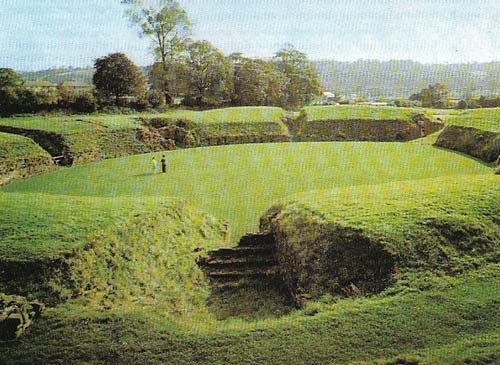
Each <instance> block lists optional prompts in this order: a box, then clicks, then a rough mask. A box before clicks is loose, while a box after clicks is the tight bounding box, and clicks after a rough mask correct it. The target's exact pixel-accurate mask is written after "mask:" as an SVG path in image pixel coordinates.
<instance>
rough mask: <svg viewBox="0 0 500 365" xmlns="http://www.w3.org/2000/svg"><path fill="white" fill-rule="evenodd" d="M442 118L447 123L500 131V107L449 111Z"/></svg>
mask: <svg viewBox="0 0 500 365" xmlns="http://www.w3.org/2000/svg"><path fill="white" fill-rule="evenodd" d="M441 118H442V119H443V121H444V122H445V123H446V124H452V125H457V126H461V127H474V128H477V129H482V130H485V131H491V132H496V133H500V108H487V109H486V108H485V109H471V110H453V111H447V112H446V114H442V116H441Z"/></svg>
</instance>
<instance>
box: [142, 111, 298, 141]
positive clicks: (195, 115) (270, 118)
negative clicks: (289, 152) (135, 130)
mask: <svg viewBox="0 0 500 365" xmlns="http://www.w3.org/2000/svg"><path fill="white" fill-rule="evenodd" d="M284 115H285V111H284V110H283V109H281V108H273V107H237V108H225V109H215V110H207V111H189V110H170V111H168V112H167V113H164V114H161V115H160V116H152V117H149V119H148V118H145V119H146V123H149V124H151V125H152V126H153V127H156V128H163V130H168V131H169V132H168V133H167V134H168V138H170V139H173V140H175V142H176V143H177V144H178V145H180V146H186V145H188V146H207V145H209V146H210V145H222V144H241V143H264V142H285V141H288V140H289V135H288V130H287V128H286V126H285V124H284V123H283V121H282V120H283V117H284ZM186 134H190V137H189V138H190V139H191V141H190V142H189V143H187V142H186V141H185V140H183V139H184V136H185V135H186Z"/></svg>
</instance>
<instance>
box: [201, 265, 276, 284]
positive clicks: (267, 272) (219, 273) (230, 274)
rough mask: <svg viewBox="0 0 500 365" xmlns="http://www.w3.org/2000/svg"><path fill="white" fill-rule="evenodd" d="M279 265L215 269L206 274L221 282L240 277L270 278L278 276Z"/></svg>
mask: <svg viewBox="0 0 500 365" xmlns="http://www.w3.org/2000/svg"><path fill="white" fill-rule="evenodd" d="M278 274H279V267H277V266H271V267H269V268H266V269H264V270H263V269H260V270H259V269H253V270H251V269H248V270H222V269H221V270H216V271H209V272H207V276H208V277H209V278H210V280H212V281H216V282H218V283H221V282H236V281H240V280H242V279H253V280H255V279H265V280H270V279H273V278H275V277H278Z"/></svg>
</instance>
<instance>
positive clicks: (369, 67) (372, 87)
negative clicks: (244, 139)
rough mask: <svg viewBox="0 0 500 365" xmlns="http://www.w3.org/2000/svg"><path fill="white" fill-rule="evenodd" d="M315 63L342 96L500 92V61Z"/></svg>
mask: <svg viewBox="0 0 500 365" xmlns="http://www.w3.org/2000/svg"><path fill="white" fill-rule="evenodd" d="M313 63H314V64H315V65H316V67H317V69H318V72H319V75H320V78H321V82H322V84H323V88H324V89H325V90H328V91H332V92H334V93H338V94H342V95H351V94H356V95H359V96H364V97H367V98H378V97H388V98H395V97H403V96H409V95H411V94H413V93H415V92H417V91H420V90H421V89H422V88H424V87H426V86H428V85H429V84H433V83H437V82H441V83H444V84H446V85H448V87H449V88H450V90H451V91H452V94H453V96H455V97H457V98H462V97H464V96H468V95H481V94H482V95H491V94H500V62H491V63H471V64H422V63H418V62H414V61H376V60H360V61H356V62H339V61H331V60H325V61H314V62H313ZM145 70H146V68H143V71H145ZM92 74H93V69H92V68H91V67H86V68H57V69H50V70H43V71H35V72H21V75H22V76H23V77H24V78H25V79H26V80H29V81H48V82H52V83H60V82H64V81H73V82H75V83H78V84H90V83H91V82H92Z"/></svg>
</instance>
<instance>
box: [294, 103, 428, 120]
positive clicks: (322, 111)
mask: <svg viewBox="0 0 500 365" xmlns="http://www.w3.org/2000/svg"><path fill="white" fill-rule="evenodd" d="M303 110H304V112H305V115H306V120H307V121H320V120H350V119H353V120H363V119H370V120H394V119H398V120H409V119H410V117H411V116H412V114H414V113H416V112H423V109H413V108H396V107H386V106H384V107H377V106H369V105H338V106H314V107H306V108H304V109H303Z"/></svg>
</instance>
